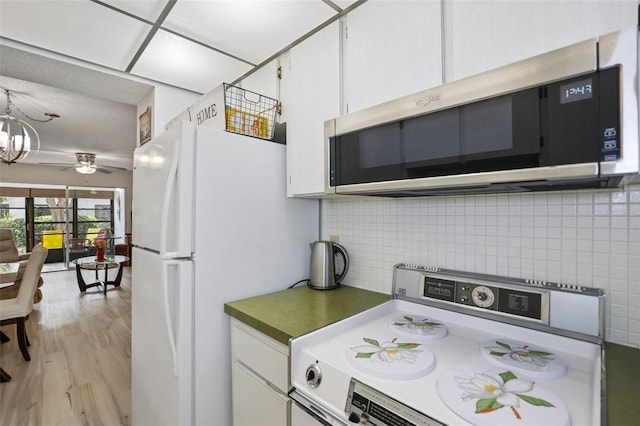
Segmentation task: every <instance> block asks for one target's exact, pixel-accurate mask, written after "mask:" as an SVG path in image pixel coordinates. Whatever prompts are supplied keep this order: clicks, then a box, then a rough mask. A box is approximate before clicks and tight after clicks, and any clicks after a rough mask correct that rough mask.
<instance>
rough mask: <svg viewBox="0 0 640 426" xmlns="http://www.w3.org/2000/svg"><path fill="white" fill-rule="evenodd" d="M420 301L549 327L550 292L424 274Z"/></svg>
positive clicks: (435, 274)
mask: <svg viewBox="0 0 640 426" xmlns="http://www.w3.org/2000/svg"><path fill="white" fill-rule="evenodd" d="M421 280H422V283H421V286H420V287H421V291H420V297H421V298H423V299H433V300H438V301H444V302H448V303H453V304H456V305H464V306H468V307H470V308H473V309H480V310H489V311H493V312H496V313H502V314H506V315H512V316H516V317H519V318H523V319H528V320H534V321H539V322H542V323H543V324H548V321H549V292H548V291H547V290H543V289H523V288H516V287H515V286H509V285H506V284H501V283H487V282H483V281H481V280H462V279H456V280H452V279H450V278H448V277H444V276H441V275H439V274H437V273H427V272H423V273H422V276H421Z"/></svg>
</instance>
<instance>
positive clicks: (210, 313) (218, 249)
mask: <svg viewBox="0 0 640 426" xmlns="http://www.w3.org/2000/svg"><path fill="white" fill-rule="evenodd" d="M318 203H319V202H318V201H314V200H302V199H292V198H287V197H286V160H285V146H284V145H281V144H277V143H273V142H269V141H265V140H261V139H254V138H249V137H245V136H240V135H236V134H232V133H228V132H224V131H220V130H215V129H210V128H205V127H196V126H194V125H193V124H191V123H188V122H182V123H178V124H176V125H174V126H173V127H171V128H170V129H169V130H167V131H166V132H165V133H163V134H162V135H160V136H158V137H157V138H155V139H153V140H151V141H150V142H147V143H146V144H144V145H142V146H141V147H139V148H137V149H136V150H135V153H134V171H133V205H132V210H133V220H132V241H133V250H132V282H131V289H132V290H131V291H132V308H131V310H132V319H131V327H132V345H131V346H132V349H131V357H132V423H133V424H134V425H136V426H145V425H149V426H158V425H172V426H173V425H199V426H200V425H216V426H218V425H230V424H231V423H232V419H231V353H230V330H229V318H228V316H227V315H226V314H225V313H224V311H223V309H224V303H225V302H228V301H233V300H238V299H242V298H246V297H251V296H256V295H260V294H265V293H269V292H273V291H278V290H283V289H285V288H287V287H288V286H289V285H291V284H293V283H295V282H296V281H298V280H301V279H304V278H308V275H309V255H310V249H309V243H311V242H313V241H314V240H317V239H318V236H319V216H318V214H319V204H318ZM248 409H250V408H249V407H248Z"/></svg>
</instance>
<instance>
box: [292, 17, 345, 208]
mask: <svg viewBox="0 0 640 426" xmlns="http://www.w3.org/2000/svg"><path fill="white" fill-rule="evenodd" d="M280 66H281V67H282V79H281V80H280V100H281V102H282V117H281V118H280V120H281V121H282V122H286V123H287V178H288V179H287V195H289V196H317V195H321V194H323V193H324V180H323V179H324V122H325V120H328V119H331V118H334V117H336V116H337V115H338V114H339V113H340V23H339V22H337V21H336V22H334V23H332V24H331V25H329V26H327V27H326V28H324V29H322V30H321V31H319V32H318V33H316V34H314V35H313V36H311V37H309V38H308V39H307V40H305V41H304V42H302V43H300V44H299V45H297V46H295V47H293V48H292V49H291V50H290V51H288V52H287V53H286V54H284V55H282V56H281V57H280Z"/></svg>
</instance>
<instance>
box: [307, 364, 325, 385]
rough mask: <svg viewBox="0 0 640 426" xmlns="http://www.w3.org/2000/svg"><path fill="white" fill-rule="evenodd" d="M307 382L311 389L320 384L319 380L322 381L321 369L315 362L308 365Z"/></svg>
mask: <svg viewBox="0 0 640 426" xmlns="http://www.w3.org/2000/svg"><path fill="white" fill-rule="evenodd" d="M306 376H307V384H308V385H309V386H311V387H312V388H313V389H315V388H317V387H318V386H320V382H321V381H322V371H321V370H320V367H318V365H317V364H313V365H310V366H309V368H307V374H306Z"/></svg>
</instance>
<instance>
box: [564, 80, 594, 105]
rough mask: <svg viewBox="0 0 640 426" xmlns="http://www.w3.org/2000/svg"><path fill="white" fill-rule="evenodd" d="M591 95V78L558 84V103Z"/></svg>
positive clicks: (579, 99)
mask: <svg viewBox="0 0 640 426" xmlns="http://www.w3.org/2000/svg"><path fill="white" fill-rule="evenodd" d="M592 97H593V80H592V79H590V78H588V79H586V80H580V81H576V82H573V83H569V84H563V85H562V86H560V103H561V104H566V103H568V102H576V101H581V100H584V99H591V98H592Z"/></svg>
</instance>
